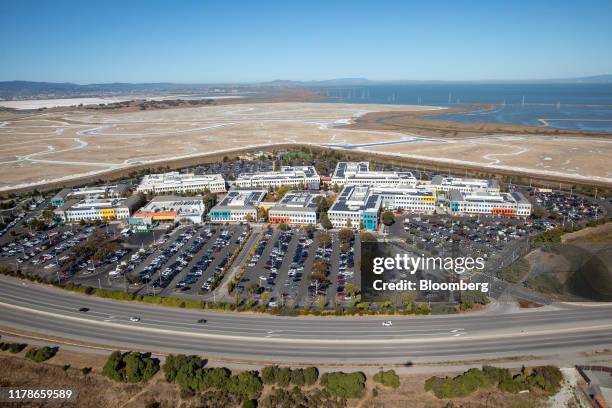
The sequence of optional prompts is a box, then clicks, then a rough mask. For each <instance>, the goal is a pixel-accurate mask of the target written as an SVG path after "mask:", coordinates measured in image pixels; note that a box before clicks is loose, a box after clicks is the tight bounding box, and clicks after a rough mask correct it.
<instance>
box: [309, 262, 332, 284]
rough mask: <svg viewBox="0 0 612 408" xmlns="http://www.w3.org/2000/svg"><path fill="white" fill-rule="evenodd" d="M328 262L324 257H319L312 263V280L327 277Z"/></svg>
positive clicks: (322, 279)
mask: <svg viewBox="0 0 612 408" xmlns="http://www.w3.org/2000/svg"><path fill="white" fill-rule="evenodd" d="M327 268H328V266H327V263H326V262H325V261H323V260H322V259H317V260H315V261H314V262H313V263H312V268H311V272H310V279H311V280H318V281H319V282H322V281H324V280H325V279H326V277H327Z"/></svg>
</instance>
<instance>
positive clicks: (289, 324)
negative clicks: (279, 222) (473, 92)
mask: <svg viewBox="0 0 612 408" xmlns="http://www.w3.org/2000/svg"><path fill="white" fill-rule="evenodd" d="M83 307H86V308H89V311H87V312H80V311H79V308H83ZM548 309H549V310H546V311H537V310H531V311H525V312H515V313H500V314H496V313H473V314H466V315H456V316H424V317H414V316H407V317H391V318H386V317H341V318H336V317H278V316H270V315H265V314H246V313H223V312H210V311H207V312H205V311H195V310H184V309H178V308H168V307H158V306H150V305H144V304H138V303H135V302H132V303H128V302H116V301H110V300H106V299H99V298H96V297H91V296H85V295H79V294H74V293H70V292H66V291H63V290H60V289H55V288H51V287H46V286H41V285H37V284H33V283H30V282H23V281H20V280H16V279H13V278H8V277H5V276H2V277H0V326H2V327H5V328H14V329H18V330H25V331H28V332H34V333H38V334H40V335H42V336H48V337H56V338H57V337H60V338H63V339H70V340H72V341H77V342H83V343H92V344H98V345H105V346H109V347H117V348H122V349H138V350H148V351H153V352H172V353H190V354H201V355H206V356H210V357H213V356H216V357H221V358H233V359H240V360H251V361H253V360H261V361H273V360H284V361H292V362H296V363H297V362H300V363H302V362H304V363H315V362H318V363H326V362H327V363H329V362H346V363H368V362H371V363H384V362H389V363H391V362H392V363H396V364H408V363H410V362H417V361H450V360H465V359H474V358H478V359H481V358H493V357H495V358H497V357H502V356H527V355H529V356H532V355H554V354H561V353H565V352H570V351H574V352H575V351H588V350H601V349H603V348H608V347H610V346H612V305H599V306H572V305H556V306H555V307H548ZM132 316H137V317H139V318H140V321H139V322H132V321H130V317H132ZM199 319H206V320H207V322H206V323H198V320H199ZM385 320H391V321H392V326H390V327H383V325H382V322H383V321H385Z"/></svg>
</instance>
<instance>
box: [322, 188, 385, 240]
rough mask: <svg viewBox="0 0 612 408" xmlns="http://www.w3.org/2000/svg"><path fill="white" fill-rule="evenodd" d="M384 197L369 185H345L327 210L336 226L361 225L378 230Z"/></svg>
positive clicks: (354, 226)
mask: <svg viewBox="0 0 612 408" xmlns="http://www.w3.org/2000/svg"><path fill="white" fill-rule="evenodd" d="M381 207H382V198H381V197H380V195H379V194H377V193H374V192H373V191H372V189H371V188H370V187H368V186H344V188H343V189H342V191H341V192H340V194H339V195H338V196H337V197H336V201H335V202H334V203H333V204H332V206H331V208H330V209H329V210H328V211H327V215H328V217H329V220H330V221H331V223H332V225H333V226H334V228H344V227H347V226H351V227H353V228H359V227H360V226H361V225H363V227H364V228H365V229H367V230H370V231H372V230H376V228H377V227H378V215H379V213H380V209H381Z"/></svg>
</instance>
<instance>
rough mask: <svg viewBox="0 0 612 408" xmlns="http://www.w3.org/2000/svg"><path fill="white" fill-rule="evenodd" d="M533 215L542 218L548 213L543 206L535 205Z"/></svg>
mask: <svg viewBox="0 0 612 408" xmlns="http://www.w3.org/2000/svg"><path fill="white" fill-rule="evenodd" d="M531 215H533V217H534V218H542V217H544V216H545V215H546V210H545V209H544V208H542V207H534V208H533V211H532V212H531Z"/></svg>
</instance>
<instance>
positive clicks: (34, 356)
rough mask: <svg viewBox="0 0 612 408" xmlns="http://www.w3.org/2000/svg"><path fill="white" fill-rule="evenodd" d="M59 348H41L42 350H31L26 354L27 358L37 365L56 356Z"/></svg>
mask: <svg viewBox="0 0 612 408" xmlns="http://www.w3.org/2000/svg"><path fill="white" fill-rule="evenodd" d="M58 350H59V347H48V346H45V347H41V348H31V349H29V350H28V351H27V353H26V355H25V356H26V358H27V359H30V360H32V361H34V362H35V363H41V362H43V361H47V360H49V359H50V358H51V357H53V356H54V355H55V354H57V351H58Z"/></svg>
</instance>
